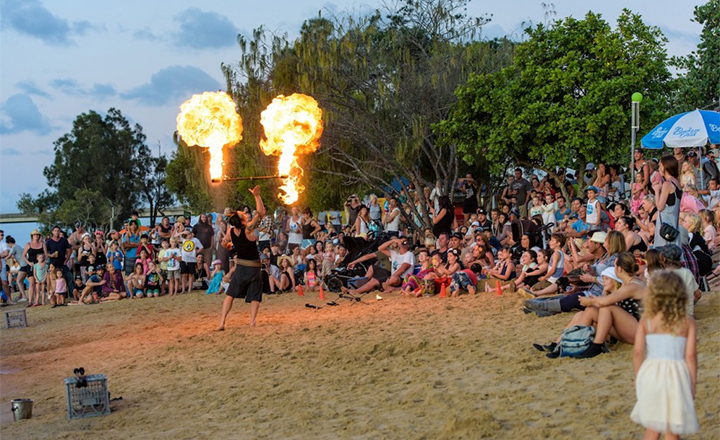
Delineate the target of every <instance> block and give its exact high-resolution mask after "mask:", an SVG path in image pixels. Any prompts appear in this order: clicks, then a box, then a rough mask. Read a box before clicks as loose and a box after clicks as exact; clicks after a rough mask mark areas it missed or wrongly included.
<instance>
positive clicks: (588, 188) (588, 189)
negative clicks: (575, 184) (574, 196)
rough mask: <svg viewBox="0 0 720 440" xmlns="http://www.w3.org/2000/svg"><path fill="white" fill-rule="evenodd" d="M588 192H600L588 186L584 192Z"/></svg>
mask: <svg viewBox="0 0 720 440" xmlns="http://www.w3.org/2000/svg"><path fill="white" fill-rule="evenodd" d="M588 191H595V192H596V193H599V192H600V191H599V190H598V189H597V186H593V185H590V186H588V187H587V188H586V189H585V192H588Z"/></svg>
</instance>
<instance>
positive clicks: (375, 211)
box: [368, 194, 432, 228]
mask: <svg viewBox="0 0 720 440" xmlns="http://www.w3.org/2000/svg"><path fill="white" fill-rule="evenodd" d="M431 199H432V196H431ZM368 209H369V210H370V221H371V222H372V223H373V224H374V225H375V226H377V227H378V228H382V211H383V210H382V206H380V204H379V203H378V198H377V196H376V195H375V194H370V207H369V208H368Z"/></svg>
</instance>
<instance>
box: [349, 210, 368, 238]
mask: <svg viewBox="0 0 720 440" xmlns="http://www.w3.org/2000/svg"><path fill="white" fill-rule="evenodd" d="M353 231H354V236H355V237H361V238H364V239H366V240H367V238H368V231H370V212H369V210H368V208H367V206H365V205H362V206H361V208H360V213H359V214H358V216H357V219H356V220H355V225H354V226H353Z"/></svg>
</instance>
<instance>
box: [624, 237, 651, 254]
mask: <svg viewBox="0 0 720 440" xmlns="http://www.w3.org/2000/svg"><path fill="white" fill-rule="evenodd" d="M635 251H640V252H645V251H647V244H645V242H644V241H643V240H642V239H640V243H637V244H634V245H632V246H630V248H629V249H628V252H630V253H631V254H632V253H633V252H635Z"/></svg>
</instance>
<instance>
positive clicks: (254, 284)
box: [226, 265, 262, 303]
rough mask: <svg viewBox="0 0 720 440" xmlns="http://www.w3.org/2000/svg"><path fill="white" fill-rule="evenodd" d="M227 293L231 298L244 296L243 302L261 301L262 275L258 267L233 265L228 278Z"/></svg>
mask: <svg viewBox="0 0 720 440" xmlns="http://www.w3.org/2000/svg"><path fill="white" fill-rule="evenodd" d="M226 293H227V295H228V296H232V297H233V298H245V302H246V303H249V302H252V301H258V302H262V276H261V275H260V268H259V267H247V266H240V265H238V266H235V272H233V276H232V278H231V279H230V285H229V286H228V288H227V292H226Z"/></svg>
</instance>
